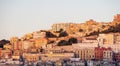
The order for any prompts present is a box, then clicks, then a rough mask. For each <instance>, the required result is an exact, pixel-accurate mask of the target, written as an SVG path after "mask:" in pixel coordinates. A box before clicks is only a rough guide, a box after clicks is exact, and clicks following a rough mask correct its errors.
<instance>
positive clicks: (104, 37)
mask: <svg viewBox="0 0 120 66" xmlns="http://www.w3.org/2000/svg"><path fill="white" fill-rule="evenodd" d="M98 41H99V44H100V45H103V44H115V35H114V34H113V33H110V34H99V37H98Z"/></svg>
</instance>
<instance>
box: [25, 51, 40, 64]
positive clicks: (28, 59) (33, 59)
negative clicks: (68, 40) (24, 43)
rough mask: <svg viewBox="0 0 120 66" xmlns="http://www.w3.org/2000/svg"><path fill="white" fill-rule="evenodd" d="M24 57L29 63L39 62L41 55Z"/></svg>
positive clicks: (28, 54) (29, 54)
mask: <svg viewBox="0 0 120 66" xmlns="http://www.w3.org/2000/svg"><path fill="white" fill-rule="evenodd" d="M24 57H25V59H26V60H27V61H28V62H37V61H38V60H39V59H40V55H39V53H25V54H24Z"/></svg>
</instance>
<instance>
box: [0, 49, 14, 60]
mask: <svg viewBox="0 0 120 66" xmlns="http://www.w3.org/2000/svg"><path fill="white" fill-rule="evenodd" d="M11 56H12V51H11V50H9V49H5V50H1V58H3V59H8V58H11Z"/></svg>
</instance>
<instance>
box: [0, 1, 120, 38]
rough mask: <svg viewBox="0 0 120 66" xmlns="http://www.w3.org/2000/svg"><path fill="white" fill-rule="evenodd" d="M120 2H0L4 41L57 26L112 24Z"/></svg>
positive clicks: (1, 32)
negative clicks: (93, 22) (54, 24)
mask: <svg viewBox="0 0 120 66" xmlns="http://www.w3.org/2000/svg"><path fill="white" fill-rule="evenodd" d="M117 13H120V0H0V39H9V38H10V37H11V36H18V37H21V36H23V35H24V34H26V33H31V32H33V31H38V30H41V29H50V28H51V25H52V24H53V23H59V22H75V23H81V22H85V21H86V20H89V19H94V20H96V21H99V22H100V21H104V22H109V21H112V19H113V16H114V15H116V14H117Z"/></svg>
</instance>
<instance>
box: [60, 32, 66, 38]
mask: <svg viewBox="0 0 120 66" xmlns="http://www.w3.org/2000/svg"><path fill="white" fill-rule="evenodd" d="M66 36H68V33H67V32H66V31H63V32H61V33H60V34H59V37H66Z"/></svg>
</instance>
